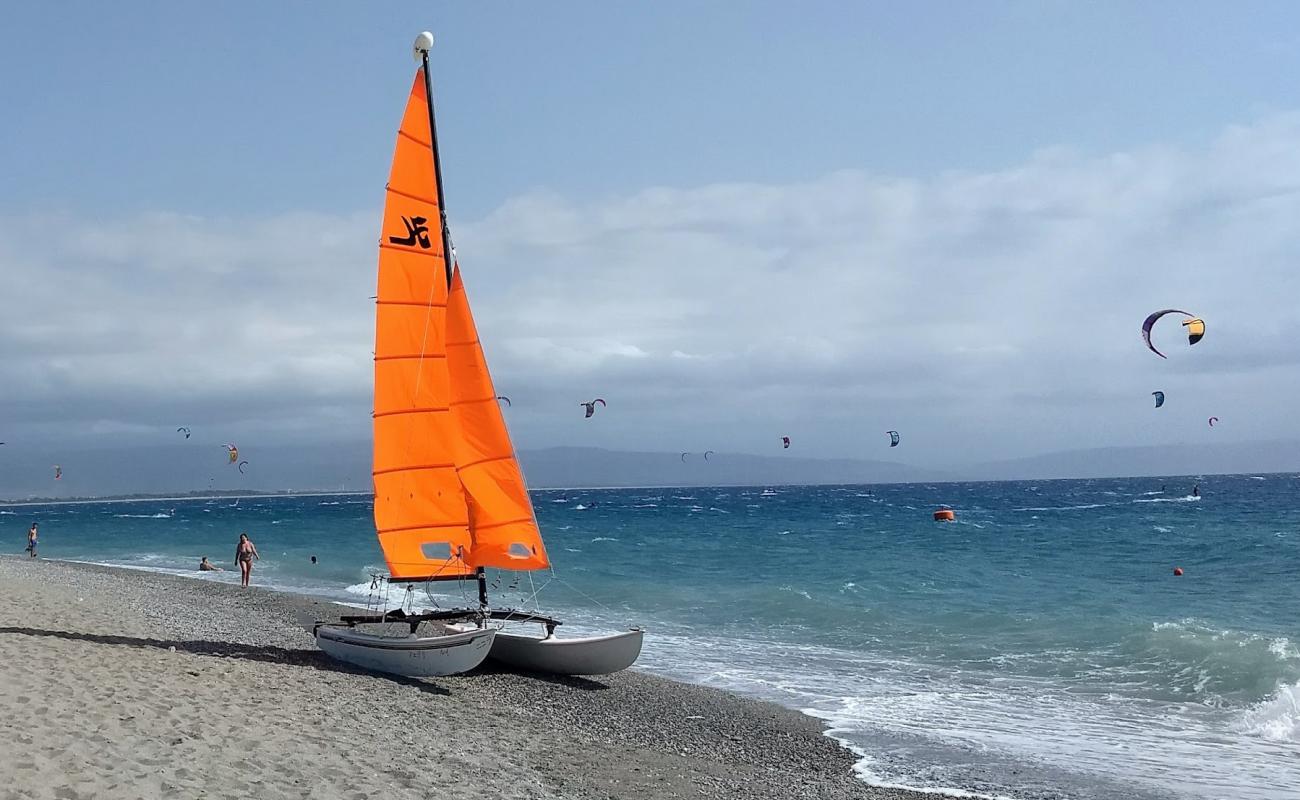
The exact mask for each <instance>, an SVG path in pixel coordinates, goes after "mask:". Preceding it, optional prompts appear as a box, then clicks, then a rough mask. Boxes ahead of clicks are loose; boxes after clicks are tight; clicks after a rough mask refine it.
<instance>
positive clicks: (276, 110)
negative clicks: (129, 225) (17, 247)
mask: <svg viewBox="0 0 1300 800" xmlns="http://www.w3.org/2000/svg"><path fill="white" fill-rule="evenodd" d="M5 28H6V29H7V30H8V31H9V32H10V35H9V36H8V37H6V41H5V46H4V47H3V48H0V68H2V69H3V73H4V75H5V76H6V80H5V81H4V82H3V85H2V86H0V102H2V103H3V107H4V108H5V109H6V114H5V117H6V119H7V122H6V124H5V125H4V129H5V130H4V132H3V133H2V134H0V135H2V136H3V139H0V143H3V147H0V166H2V167H3V172H4V174H5V175H6V190H5V191H4V193H3V196H2V197H0V203H2V204H3V205H2V206H0V207H3V208H5V209H8V210H29V209H31V208H33V207H41V208H46V209H59V210H63V209H74V210H77V211H79V212H91V213H103V212H106V211H108V210H110V209H111V210H114V211H118V212H121V211H128V210H159V209H166V210H176V211H181V212H185V213H213V214H243V213H257V212H277V211H288V210H299V209H304V208H306V209H312V210H322V211H340V210H355V209H360V208H370V207H372V206H373V205H374V203H375V202H376V198H377V197H378V196H379V186H378V181H377V180H376V177H375V176H376V175H382V174H383V171H384V168H385V165H386V162H387V159H388V157H389V145H390V142H389V138H390V135H391V129H392V126H393V121H394V119H395V115H396V111H395V109H394V107H393V102H392V96H393V91H392V87H393V84H394V82H395V81H396V80H397V76H398V75H400V74H401V73H402V72H403V71H404V68H405V67H406V66H407V65H408V64H409V61H407V60H405V59H406V58H407V57H406V54H405V51H406V48H407V46H408V40H409V39H411V38H412V31H418V30H420V29H423V28H430V29H433V30H434V31H435V33H436V34H437V36H438V39H439V42H438V44H437V54H436V69H437V79H438V81H437V86H438V94H439V103H440V105H441V107H442V127H443V138H444V139H445V141H446V145H445V147H446V151H447V152H446V162H447V167H446V169H447V173H448V192H449V203H450V208H451V210H452V212H453V214H455V213H464V214H474V215H477V214H481V213H484V212H486V211H487V210H489V209H491V208H494V207H496V206H497V205H499V204H500V203H501V201H502V200H503V199H504V198H506V197H509V196H511V195H513V194H516V193H519V192H521V191H524V190H528V189H533V188H538V187H544V188H547V189H550V190H554V191H556V192H559V193H561V194H564V195H566V196H573V197H579V198H593V197H601V196H606V195H611V194H618V193H625V192H628V191H632V190H636V189H640V188H644V187H647V186H655V185H669V186H691V185H700V184H706V183H713V182H726V181H758V182H785V181H794V180H803V179H810V178H815V177H818V176H820V175H823V174H826V173H828V172H831V171H834V170H840V169H862V170H866V171H869V172H872V173H878V174H884V175H897V176H914V175H927V174H933V173H936V172H940V171H944V170H984V169H995V168H998V167H1003V166H1006V165H1008V164H1012V163H1016V162H1018V161H1020V160H1021V159H1023V158H1024V157H1025V156H1026V154H1028V153H1031V152H1033V151H1034V150H1037V149H1039V148H1043V147H1050V146H1056V145H1067V146H1070V147H1075V148H1080V149H1082V150H1084V151H1086V152H1107V151H1110V150H1116V149H1126V148H1130V147H1133V146H1139V145H1145V144H1150V143H1155V142H1161V143H1166V142H1197V141H1203V140H1205V139H1207V138H1209V137H1210V136H1212V135H1214V134H1215V133H1216V132H1217V131H1218V129H1219V128H1221V127H1222V126H1223V125H1225V124H1227V123H1229V122H1241V121H1246V120H1249V119H1251V118H1253V117H1255V116H1258V115H1259V114H1261V113H1265V112H1268V111H1270V110H1276V109H1279V108H1280V109H1290V108H1295V107H1297V105H1300V97H1298V96H1297V95H1298V94H1300V84H1297V82H1296V81H1294V80H1293V77H1294V76H1295V75H1296V74H1300V34H1297V33H1296V31H1297V30H1300V9H1298V8H1297V7H1296V6H1295V5H1294V4H1287V3H1273V4H1269V3H1257V4H1252V5H1251V8H1250V11H1249V13H1245V12H1239V13H1233V12H1231V11H1229V10H1227V9H1226V8H1225V7H1224V6H1223V5H1222V4H1212V3H1186V2H1165V3H1160V2H1155V3H1093V4H1076V3H1058V2H1021V3H1006V2H1000V3H999V2H988V3H955V2H945V3H924V2H923V3H908V4H885V3H875V4H867V3H816V2H813V3H799V4H790V3H771V2H735V3H728V2H716V3H694V2H660V3H643V4H627V3H607V2H571V3H546V4H491V3H406V4H396V3H392V4H375V3H355V2H341V3H312V4H307V3H206V2H205V3H196V2H176V3H134V4H132V3H112V4H105V3H59V4H46V3H29V4H21V5H19V6H15V7H13V8H10V9H7V10H6V24H5Z"/></svg>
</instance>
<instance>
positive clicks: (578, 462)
mask: <svg viewBox="0 0 1300 800" xmlns="http://www.w3.org/2000/svg"><path fill="white" fill-rule="evenodd" d="M519 458H520V461H521V462H522V463H523V467H524V473H525V474H526V475H527V476H528V485H529V486H532V487H533V488H538V489H541V488H546V487H578V486H701V485H703V486H763V485H777V484H818V483H913V482H926V481H944V480H955V476H953V475H951V474H947V473H943V472H939V471H938V470H928V469H917V468H916V467H909V466H907V465H906V464H898V463H892V462H885V461H858V460H855V459H817V458H799V457H789V458H787V457H785V456H755V455H746V454H740V453H713V454H711V455H710V456H709V460H708V461H705V460H704V455H703V454H702V453H692V454H691V455H689V456H687V458H686V460H685V461H683V460H682V457H681V454H680V453H637V452H626V451H621V450H601V449H598V448H594V447H552V448H547V449H545V450H525V451H523V452H522V453H520V455H519Z"/></svg>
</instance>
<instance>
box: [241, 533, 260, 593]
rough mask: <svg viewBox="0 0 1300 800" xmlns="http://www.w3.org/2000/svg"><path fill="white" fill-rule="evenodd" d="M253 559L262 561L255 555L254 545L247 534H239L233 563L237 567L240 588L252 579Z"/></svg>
mask: <svg viewBox="0 0 1300 800" xmlns="http://www.w3.org/2000/svg"><path fill="white" fill-rule="evenodd" d="M253 559H257V560H258V561H261V560H262V557H261V556H260V555H258V554H257V547H256V545H254V544H253V542H252V540H251V539H249V538H248V534H247V533H241V534H239V544H237V545H235V563H236V564H238V565H239V585H240V586H247V585H248V579H249V578H250V577H252V574H253Z"/></svg>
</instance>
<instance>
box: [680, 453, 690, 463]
mask: <svg viewBox="0 0 1300 800" xmlns="http://www.w3.org/2000/svg"><path fill="white" fill-rule="evenodd" d="M689 455H690V453H682V463H683V464H685V463H686V457H687V456H689Z"/></svg>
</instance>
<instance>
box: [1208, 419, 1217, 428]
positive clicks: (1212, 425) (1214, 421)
mask: <svg viewBox="0 0 1300 800" xmlns="http://www.w3.org/2000/svg"><path fill="white" fill-rule="evenodd" d="M1218 421H1219V418H1218V417H1210V427H1211V428H1213V427H1214V423H1216V422H1218Z"/></svg>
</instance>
